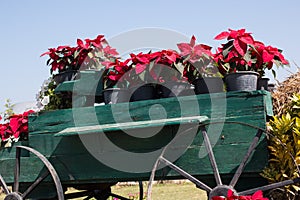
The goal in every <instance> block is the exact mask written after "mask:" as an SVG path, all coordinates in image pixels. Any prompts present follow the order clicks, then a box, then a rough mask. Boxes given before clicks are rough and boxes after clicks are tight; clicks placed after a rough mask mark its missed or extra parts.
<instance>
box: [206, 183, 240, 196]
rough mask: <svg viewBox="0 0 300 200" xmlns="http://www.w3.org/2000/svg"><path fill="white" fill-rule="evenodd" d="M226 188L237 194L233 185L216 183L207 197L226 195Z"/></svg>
mask: <svg viewBox="0 0 300 200" xmlns="http://www.w3.org/2000/svg"><path fill="white" fill-rule="evenodd" d="M228 190H231V191H232V192H233V193H234V194H237V192H236V191H235V190H234V188H233V187H230V186H227V185H218V186H216V187H215V188H213V189H212V191H211V192H210V193H209V199H211V198H212V197H214V196H223V197H227V194H228Z"/></svg>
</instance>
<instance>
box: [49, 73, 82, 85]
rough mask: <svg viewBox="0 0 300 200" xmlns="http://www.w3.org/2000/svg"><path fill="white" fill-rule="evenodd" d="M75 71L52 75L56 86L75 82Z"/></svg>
mask: <svg viewBox="0 0 300 200" xmlns="http://www.w3.org/2000/svg"><path fill="white" fill-rule="evenodd" d="M77 72H78V71H77V70H68V71H64V72H60V73H58V74H55V75H53V79H54V81H55V83H56V84H57V85H58V84H60V83H62V82H65V81H71V80H75V78H76V76H77Z"/></svg>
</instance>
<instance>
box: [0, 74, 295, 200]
mask: <svg viewBox="0 0 300 200" xmlns="http://www.w3.org/2000/svg"><path fill="white" fill-rule="evenodd" d="M87 77H88V76H87ZM88 79H90V78H88ZM83 80H84V75H83V77H82V80H81V79H80V80H76V81H73V82H72V83H65V84H63V85H61V87H59V88H58V91H68V90H70V89H68V88H70V87H72V88H75V87H76V84H78V83H80V81H83ZM97 87H98V86H97V85H94V86H91V87H90V88H93V91H94V93H95V91H97V89H96V88H97ZM81 88H83V90H81V92H78V93H77V94H76V95H74V96H73V98H74V102H75V100H78V102H79V101H81V102H83V100H82V98H87V97H88V96H90V95H88V94H90V92H91V91H85V89H84V88H86V87H81ZM79 91H80V90H79ZM98 92H99V91H97V92H96V94H97V93H98ZM74 94H75V92H74ZM84 102H88V101H86V100H85V101H84ZM74 105H75V104H74ZM77 105H79V104H77ZM272 114H273V113H272V103H271V97H270V93H269V92H267V91H253V92H228V93H215V94H203V95H193V96H184V97H177V98H165V99H155V100H147V101H137V102H130V103H119V104H113V105H96V106H86V107H80V106H79V107H77V106H74V108H73V109H63V110H57V111H49V112H42V113H39V114H35V115H32V116H30V117H29V138H28V140H27V141H19V142H16V143H14V145H13V147H11V148H2V149H1V150H0V183H1V186H2V190H3V191H4V192H5V194H6V197H5V200H8V199H18V200H20V199H27V198H28V199H30V198H31V199H59V200H61V199H72V198H75V197H79V196H89V197H95V198H96V199H107V198H108V197H109V196H114V197H117V198H119V199H127V198H125V197H120V196H118V195H115V194H112V193H111V190H110V187H111V186H112V185H115V184H116V183H118V182H127V181H139V182H141V181H149V184H148V198H150V197H151V186H152V181H153V180H155V179H156V180H173V179H183V178H185V179H188V180H190V181H191V182H193V183H194V184H195V185H196V186H197V187H198V188H200V189H203V190H205V191H207V193H208V196H209V197H211V196H215V195H226V193H227V191H228V189H231V190H233V191H235V192H236V193H237V194H240V195H245V194H251V193H254V192H255V191H256V190H268V189H272V188H277V187H281V186H284V185H287V184H292V183H294V182H297V181H298V179H295V180H288V181H285V182H280V183H276V184H271V185H268V183H267V182H266V180H265V179H263V178H262V177H261V176H260V173H261V172H262V170H263V169H264V167H265V166H266V165H267V162H268V151H267V140H266V137H265V132H266V131H265V129H266V121H267V117H268V116H272ZM9 186H12V187H11V188H10V187H9ZM68 187H74V188H76V189H78V190H80V192H77V193H69V194H65V191H66V189H67V188H68ZM140 190H141V191H140V192H141V194H142V193H143V191H142V187H141V188H140ZM141 196H143V195H141ZM141 199H142V198H141Z"/></svg>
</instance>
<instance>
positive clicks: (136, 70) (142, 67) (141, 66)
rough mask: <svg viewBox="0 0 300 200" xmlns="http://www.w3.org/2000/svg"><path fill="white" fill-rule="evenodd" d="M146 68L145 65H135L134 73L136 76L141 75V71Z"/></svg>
mask: <svg viewBox="0 0 300 200" xmlns="http://www.w3.org/2000/svg"><path fill="white" fill-rule="evenodd" d="M146 67H147V66H146V65H145V64H140V63H138V64H136V66H135V73H136V74H140V73H142V72H143V71H145V69H146Z"/></svg>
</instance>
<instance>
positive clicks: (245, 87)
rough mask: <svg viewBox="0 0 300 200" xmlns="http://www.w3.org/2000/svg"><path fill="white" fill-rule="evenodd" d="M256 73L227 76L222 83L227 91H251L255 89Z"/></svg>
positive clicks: (238, 73) (249, 72) (242, 72)
mask: <svg viewBox="0 0 300 200" xmlns="http://www.w3.org/2000/svg"><path fill="white" fill-rule="evenodd" d="M258 75H259V74H258V73H257V72H252V71H241V72H236V73H231V74H227V75H226V76H225V77H224V81H225V84H226V87H227V91H253V90H256V89H257V78H258Z"/></svg>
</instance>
